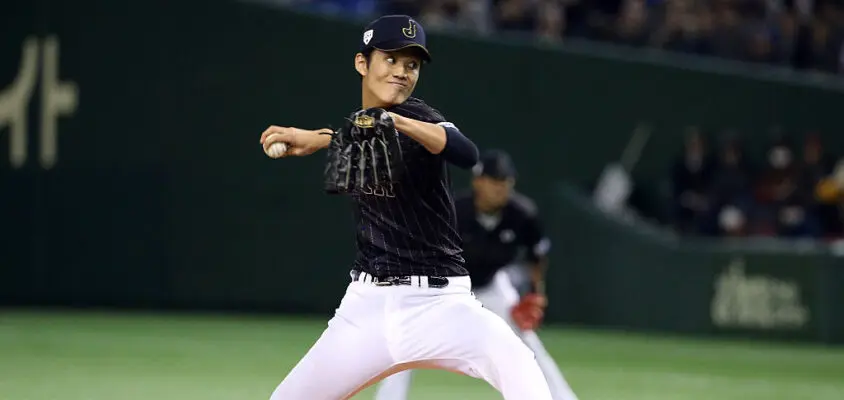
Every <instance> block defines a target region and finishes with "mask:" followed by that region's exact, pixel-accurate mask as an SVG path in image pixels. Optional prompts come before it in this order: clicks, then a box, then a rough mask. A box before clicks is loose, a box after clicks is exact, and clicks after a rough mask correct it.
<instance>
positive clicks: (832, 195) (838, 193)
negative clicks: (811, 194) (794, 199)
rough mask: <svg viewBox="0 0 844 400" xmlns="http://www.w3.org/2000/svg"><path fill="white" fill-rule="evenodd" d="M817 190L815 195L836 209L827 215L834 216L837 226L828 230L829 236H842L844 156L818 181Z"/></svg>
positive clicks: (824, 203) (843, 217)
mask: <svg viewBox="0 0 844 400" xmlns="http://www.w3.org/2000/svg"><path fill="white" fill-rule="evenodd" d="M815 190H816V191H815V195H816V196H817V199H818V200H819V201H820V202H821V204H823V205H826V206H830V207H831V208H833V209H834V210H835V212H834V213H831V214H830V215H829V216H827V217H829V218H833V221H835V223H837V226H836V227H835V229H834V230H832V231H831V232H828V233H827V236H828V237H830V238H841V236H842V228H841V225H842V223H844V158H841V159H840V160H838V163H837V164H836V165H835V167H834V168H833V169H832V172H831V173H830V174H829V175H827V176H825V177H824V178H823V179H821V180H820V181H819V182H818V184H817V186H816V188H815Z"/></svg>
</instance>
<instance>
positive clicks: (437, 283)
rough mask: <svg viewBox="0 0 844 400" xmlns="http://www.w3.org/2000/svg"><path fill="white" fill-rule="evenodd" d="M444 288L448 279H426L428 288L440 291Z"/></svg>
mask: <svg viewBox="0 0 844 400" xmlns="http://www.w3.org/2000/svg"><path fill="white" fill-rule="evenodd" d="M446 286H448V278H446V277H442V276H429V277H428V287H432V288H434V289H442V288H444V287H446Z"/></svg>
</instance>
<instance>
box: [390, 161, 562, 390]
mask: <svg viewBox="0 0 844 400" xmlns="http://www.w3.org/2000/svg"><path fill="white" fill-rule="evenodd" d="M473 174H474V177H473V179H472V190H471V191H468V192H467V193H464V194H462V195H460V196H458V197H457V198H456V199H455V206H456V209H457V218H458V227H459V229H460V234H461V236H462V237H463V248H464V250H465V252H464V254H465V258H466V268H467V269H468V270H469V273H470V274H471V277H472V287H473V290H474V292H475V296H476V297H477V298H478V300H480V301H481V303H482V304H483V305H484V307H485V308H487V309H489V310H490V311H492V312H494V313H496V314H498V315H499V316H501V317H502V318H504V320H506V321H507V322H508V324H509V325H510V326H511V327H512V328H513V329H514V330H515V331H516V332H517V333H519V335H520V336H521V337H522V340H524V342H525V343H526V344H527V345H528V347H529V348H530V349H531V350H533V352H534V354H535V355H536V359H537V361H538V362H539V366H540V368H541V369H542V372H543V374H544V375H545V379H546V380H547V381H548V385H549V386H550V388H551V395H552V396H553V398H554V399H555V400H574V399H577V397H576V396H575V394H574V392H573V391H572V390H571V388H570V387H569V385H568V383H567V382H566V380H565V379H564V378H563V374H562V373H561V372H560V370H559V368H558V367H557V365H556V363H555V362H554V360H553V358H551V355H550V354H548V352H547V351H546V350H545V347H544V346H543V345H542V342H541V341H540V339H539V336H538V335H537V334H536V332H535V331H533V330H522V329H520V328H519V327H518V326H517V324H516V322H515V321H514V320H513V318H512V317H511V310H512V309H513V307H515V306H516V304H517V303H518V302H519V293H518V291H517V290H516V288H515V287H514V286H513V283H512V281H511V280H510V277H509V275H508V273H507V268H508V267H509V266H511V265H513V264H514V263H515V262H517V261H520V260H524V261H526V262H527V263H528V264H529V272H530V281H531V290H530V292H532V293H539V294H542V295H543V296H544V286H545V284H544V275H545V267H546V265H547V262H548V260H547V253H548V250H549V248H550V241H549V239H548V238H547V237H546V236H545V235H544V233H543V230H542V227H541V224H540V222H539V220H538V219H537V209H536V206H535V205H534V203H533V202H532V201H531V200H530V199H528V198H527V197H526V196H524V195H522V194H520V193H517V192H515V191H514V189H513V186H514V185H515V182H516V169H515V166H514V165H513V162H512V159H511V158H510V156H509V155H508V154H507V153H505V152H503V151H500V150H489V151H486V152H484V154H483V155H482V156H481V159H480V162H479V163H478V164H477V165H476V166H475V168H473ZM410 382H411V371H404V372H401V373H399V374H396V375H393V376H391V377H389V378H387V379H386V380H384V381H383V382H382V383H381V384H380V385H379V387H378V392H377V394H376V399H377V400H402V399H405V398H407V393H408V390H409V387H410Z"/></svg>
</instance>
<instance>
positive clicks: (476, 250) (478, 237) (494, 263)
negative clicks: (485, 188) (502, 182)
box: [455, 192, 551, 287]
mask: <svg viewBox="0 0 844 400" xmlns="http://www.w3.org/2000/svg"><path fill="white" fill-rule="evenodd" d="M455 204H456V209H457V218H458V226H459V227H460V235H461V237H462V238H463V248H464V249H465V253H464V256H465V257H466V269H467V270H469V274H470V276H471V277H472V286H474V287H483V286H486V285H488V284H489V283H490V282H492V279H493V277H494V276H495V273H496V272H498V271H499V270H500V269H501V268H503V267H506V266H507V265H509V264H511V263H514V262H517V261H520V260H521V259H526V260H527V261H531V262H537V261H539V260H540V259H541V258H542V257H544V256H545V255H546V254H547V253H548V250H549V248H550V244H551V242H550V240H549V239H548V238H547V237H546V236H545V233H544V232H543V228H542V225H541V224H540V223H539V219H538V214H537V209H536V205H535V204H534V203H533V201H531V200H530V199H529V198H527V197H526V196H524V195H522V194H520V193H513V194H512V196H510V200H509V201H508V202H507V204H506V205H505V206H504V207H503V208H502V209H501V210H500V211H499V212H498V213H496V214H495V215H484V214H480V213H478V212H477V210H476V209H475V199H474V194H473V193H472V192H468V193H462V194H460V195H459V196H457V199H456V200H455Z"/></svg>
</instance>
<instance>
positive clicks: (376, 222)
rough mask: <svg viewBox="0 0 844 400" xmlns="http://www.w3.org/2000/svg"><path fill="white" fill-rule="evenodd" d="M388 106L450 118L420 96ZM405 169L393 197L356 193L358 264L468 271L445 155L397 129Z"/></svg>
mask: <svg viewBox="0 0 844 400" xmlns="http://www.w3.org/2000/svg"><path fill="white" fill-rule="evenodd" d="M387 111H391V112H394V113H396V114H399V115H401V116H404V117H407V118H412V119H415V120H418V121H424V122H429V123H434V124H442V125H445V126H448V124H450V123H449V122H448V121H446V120H445V118H443V116H442V115H441V114H440V113H439V112H438V111H437V110H435V109H433V108H431V107H430V106H428V105H427V104H425V103H424V102H423V101H422V100H419V99H416V98H413V97H411V98H409V99H407V101H405V102H404V103H402V104H400V105H397V106H394V107H391V108H388V109H387ZM399 141H400V143H401V146H402V157H403V160H404V163H405V165H406V170H405V172H404V174H403V175H402V177H401V178H400V181H399V182H398V183H397V184H396V185H395V186H394V190H393V191H394V193H395V197H389V196H383V195H382V196H378V195H373V194H369V195H367V194H360V195H355V196H354V197H353V199H354V203H355V221H356V223H357V249H358V254H357V258H356V260H355V265H354V268H355V269H359V270H361V271H364V272H367V273H370V274H372V275H374V276H377V277H385V276H401V275H429V276H431V275H434V276H465V275H468V271H466V269H465V268H464V267H463V264H464V260H463V256H462V252H463V250H462V248H461V246H462V243H461V239H460V235H459V233H458V231H457V216H456V212H455V209H454V198H453V197H452V194H451V178H450V176H449V173H448V167H447V164H446V161H445V160H444V159H443V157H442V156H441V155H436V154H432V153H431V152H429V151H428V150H427V149H425V147H423V146H422V145H421V144H420V143H419V142H417V141H415V140H413V139H411V138H410V137H408V136H406V135H402V134H400V135H399Z"/></svg>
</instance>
